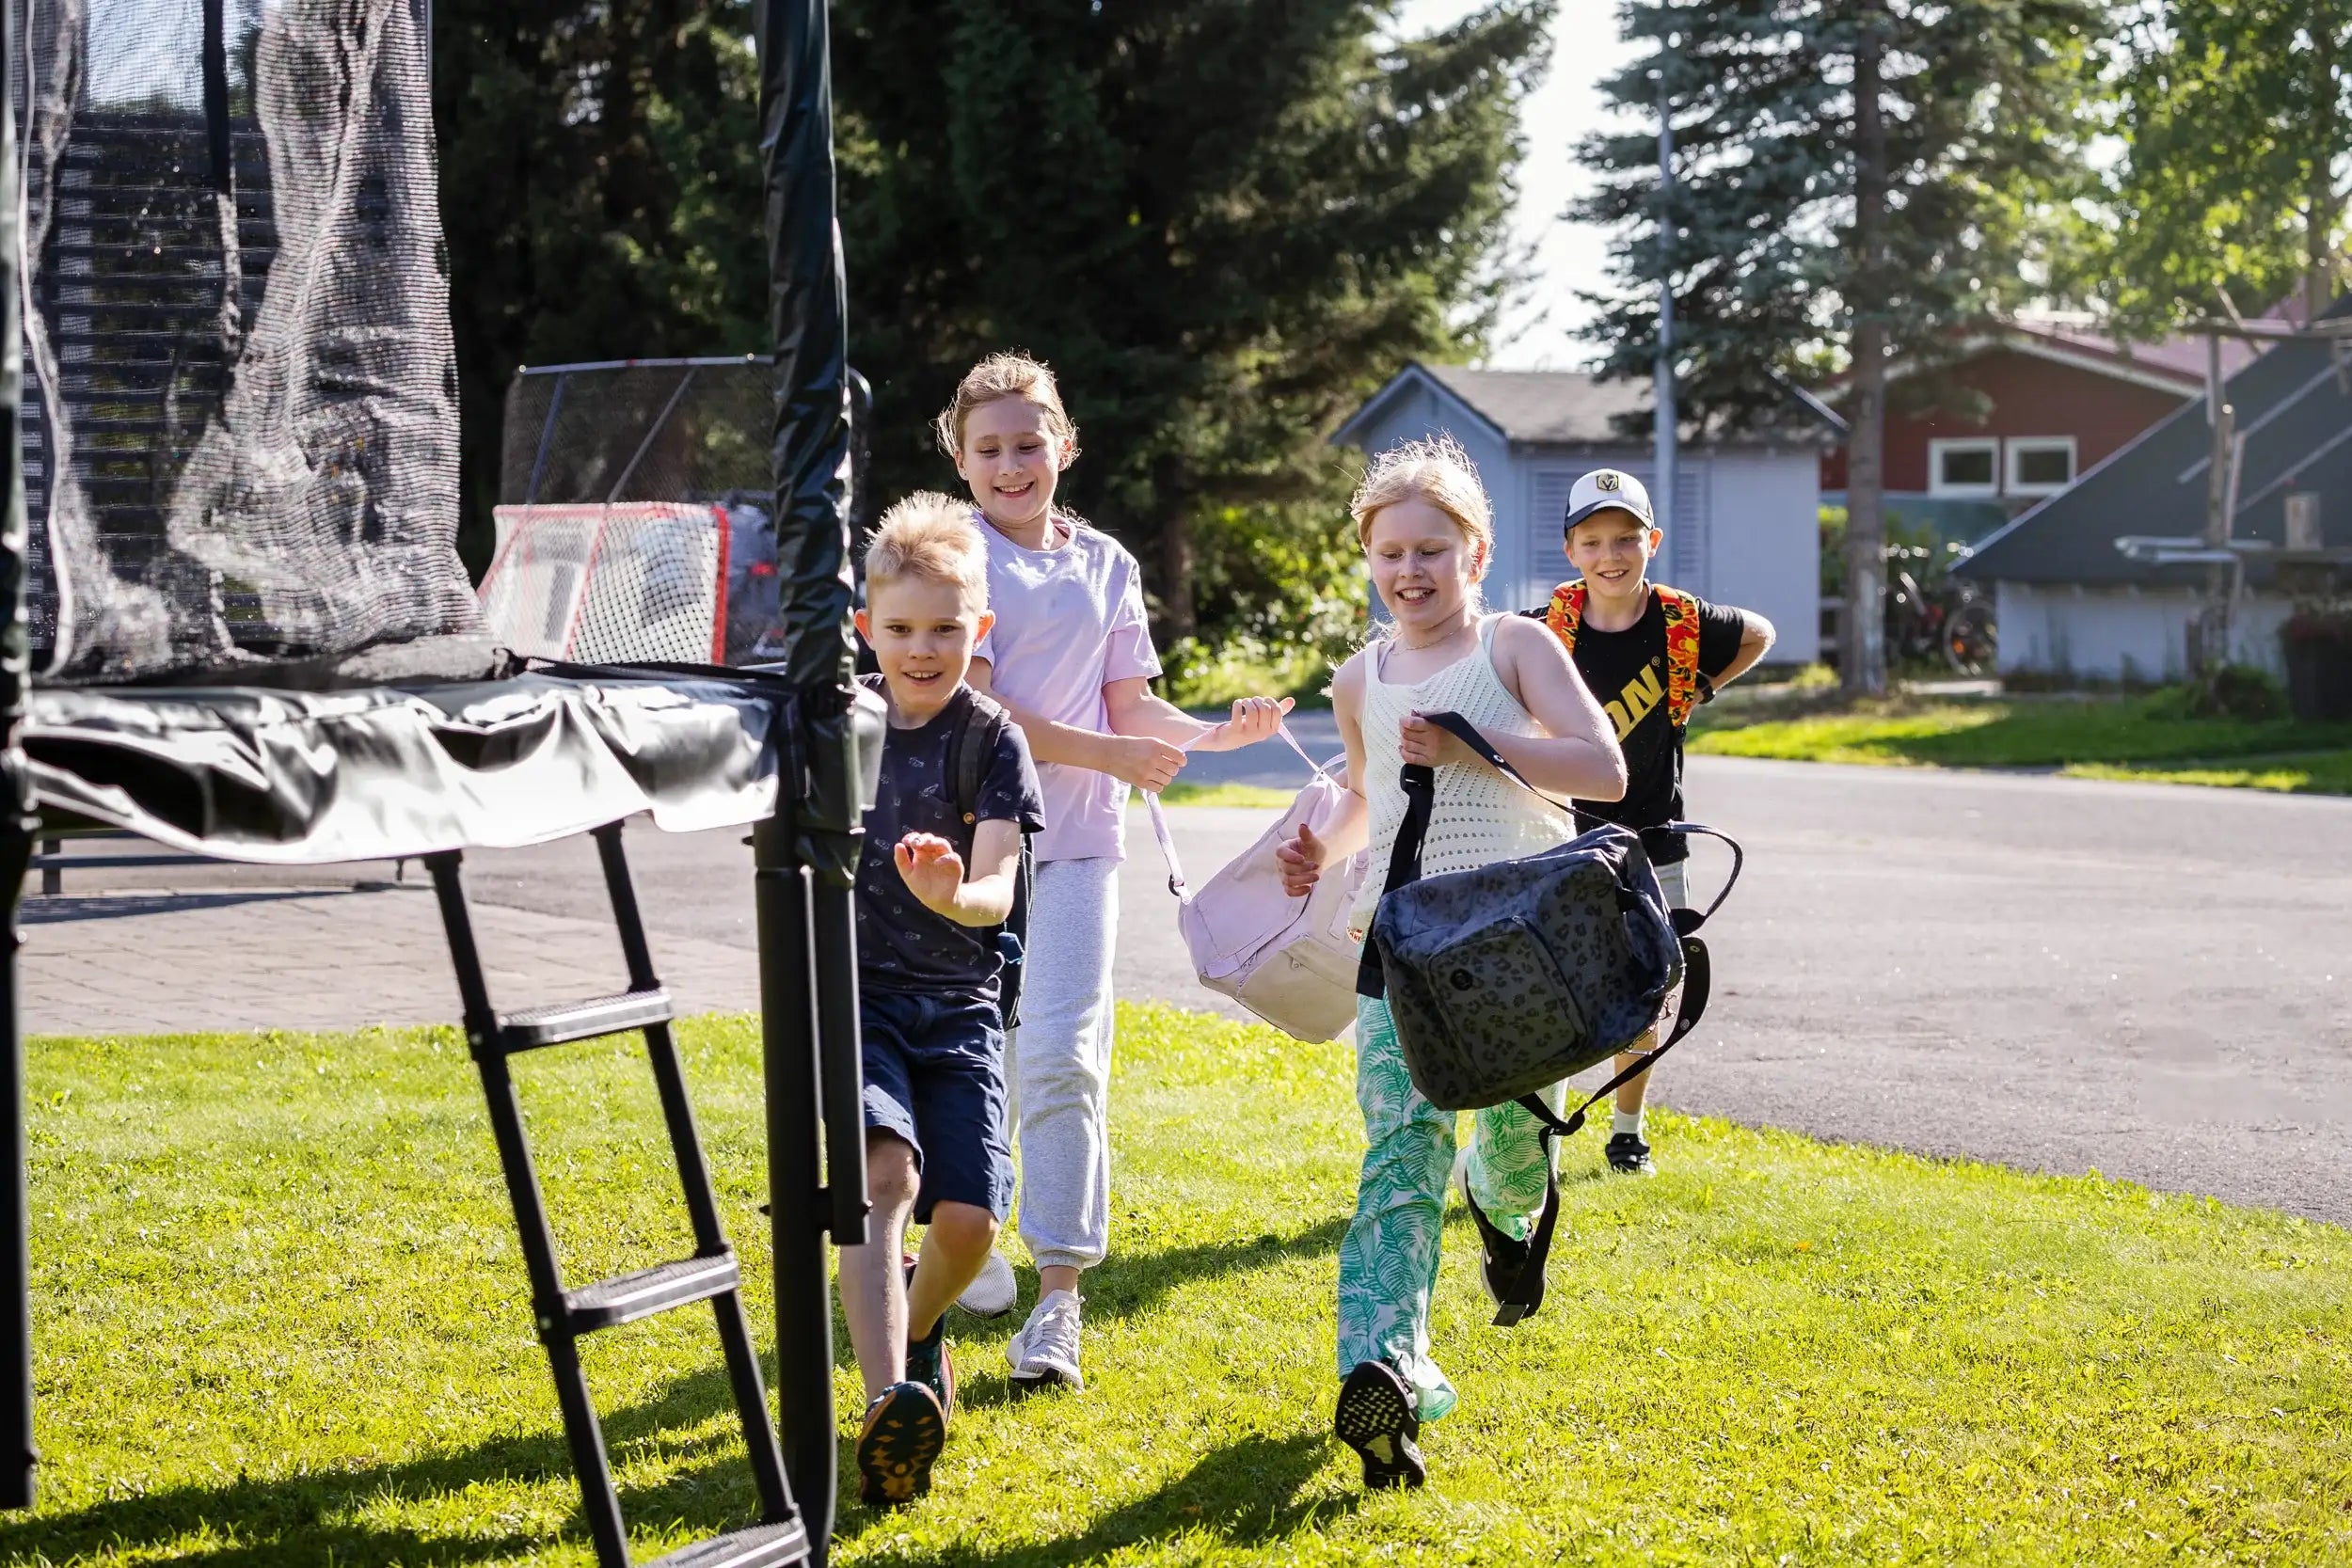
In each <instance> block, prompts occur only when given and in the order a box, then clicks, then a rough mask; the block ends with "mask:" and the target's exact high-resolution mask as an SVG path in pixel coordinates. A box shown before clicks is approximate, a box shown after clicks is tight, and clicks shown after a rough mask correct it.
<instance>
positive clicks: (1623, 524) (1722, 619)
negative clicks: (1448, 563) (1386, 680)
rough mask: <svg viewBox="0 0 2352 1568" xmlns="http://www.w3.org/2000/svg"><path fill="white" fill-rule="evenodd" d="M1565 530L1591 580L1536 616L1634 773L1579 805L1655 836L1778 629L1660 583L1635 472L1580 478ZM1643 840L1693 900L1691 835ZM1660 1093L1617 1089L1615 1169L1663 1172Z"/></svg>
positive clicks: (1661, 871) (1626, 1058)
mask: <svg viewBox="0 0 2352 1568" xmlns="http://www.w3.org/2000/svg"><path fill="white" fill-rule="evenodd" d="M1562 530H1563V533H1564V535H1565V547H1566V550H1567V555H1568V563H1569V564H1570V565H1572V566H1574V567H1575V568H1576V569H1577V571H1578V572H1579V573H1580V574H1581V576H1580V577H1579V578H1577V579H1576V580H1574V581H1570V582H1564V583H1562V584H1561V585H1560V587H1559V588H1558V589H1557V590H1555V591H1554V592H1553V594H1552V596H1551V603H1550V604H1549V605H1548V606H1546V607H1545V608H1544V609H1541V610H1530V611H1528V613H1529V614H1531V615H1536V616H1541V617H1543V618H1544V619H1545V620H1546V621H1547V622H1548V623H1549V625H1550V626H1551V629H1552V630H1553V632H1555V633H1556V634H1558V635H1559V637H1560V639H1561V641H1564V642H1565V643H1566V644H1567V645H1568V651H1569V653H1570V654H1571V655H1572V656H1573V657H1574V658H1575V659H1576V668H1577V673H1579V674H1581V675H1582V676H1583V677H1584V684H1585V685H1586V686H1587V687H1589V688H1591V689H1592V693H1593V695H1594V697H1596V698H1597V699H1598V700H1599V702H1600V705H1601V708H1602V710H1603V711H1604V712H1606V713H1607V714H1608V715H1609V719H1610V722H1611V723H1612V724H1613V725H1614V726H1615V728H1616V732H1617V744H1618V746H1619V747H1620V748H1622V749H1623V751H1624V752H1625V765H1626V771H1627V775H1628V777H1627V783H1626V791H1625V798H1624V799H1623V800H1579V801H1578V802H1576V804H1577V808H1578V809H1579V810H1580V811H1582V812H1584V813H1586V814H1587V815H1589V816H1597V817H1599V818H1601V819H1603V820H1605V821H1610V822H1617V823H1622V824H1623V825H1625V826H1626V827H1629V828H1633V829H1637V830H1653V829H1655V828H1657V827H1658V826H1659V824H1661V823H1663V822H1673V821H1676V820H1677V819H1679V818H1680V817H1681V816H1682V736H1683V731H1684V729H1685V727H1686V726H1687V724H1688V722H1689V720H1690V713H1691V707H1692V705H1693V704H1695V703H1700V702H1705V701H1707V700H1708V698H1710V697H1712V696H1713V695H1714V694H1715V692H1716V691H1717V690H1718V689H1721V688H1722V687H1724V686H1725V685H1727V684H1728V683H1730V682H1731V681H1734V680H1736V679H1738V678H1739V677H1740V675H1741V674H1742V673H1745V672H1746V671H1747V669H1748V668H1749V666H1751V665H1753V664H1754V663H1755V662H1756V660H1757V659H1759V658H1761V657H1764V654H1765V651H1766V650H1767V649H1769V648H1771V647H1772V623H1771V622H1770V621H1767V620H1766V619H1764V617H1763V616H1761V615H1758V614H1757V613H1756V611H1754V610H1734V609H1732V608H1731V607H1729V606H1728V605H1712V604H1708V602H1707V601H1705V600H1704V599H1701V598H1700V597H1699V596H1698V595H1697V594H1686V593H1683V592H1682V591H1681V590H1679V589H1675V588H1668V587H1665V586H1664V585H1663V584H1653V583H1652V582H1651V581H1650V580H1649V562H1650V557H1651V556H1652V555H1653V554H1654V553H1656V551H1657V549H1658V546H1659V541H1660V540H1661V538H1662V537H1663V535H1662V534H1661V533H1660V531H1659V530H1658V526H1657V523H1656V521H1655V519H1653V518H1652V516H1651V515H1650V504H1649V492H1648V491H1647V490H1646V489H1645V488H1644V487H1643V485H1642V482H1641V481H1640V480H1638V479H1635V478H1634V477H1633V476H1632V475H1631V474H1628V473H1621V472H1619V471H1618V470H1616V469H1614V468H1598V469H1596V470H1594V471H1593V472H1592V473H1589V474H1586V475H1585V476H1584V477H1583V478H1582V479H1580V480H1578V481H1577V482H1576V485H1575V488H1573V489H1572V490H1570V491H1569V492H1568V510H1567V515H1566V517H1565V520H1564V522H1563V524H1562ZM1642 840H1643V845H1644V847H1645V848H1647V849H1648V850H1649V857H1650V863H1652V864H1653V865H1655V866H1656V867H1657V868H1658V879H1659V882H1660V883H1661V885H1662V886H1663V887H1664V889H1665V892H1666V901H1667V903H1668V904H1669V905H1679V904H1682V903H1684V902H1685V901H1686V891H1685V888H1684V883H1683V861H1684V859H1685V858H1686V857H1687V856H1688V855H1689V853H1690V851H1689V850H1688V849H1687V848H1686V847H1684V846H1683V843H1682V835H1681V834H1679V833H1661V832H1649V831H1644V832H1643V833H1642ZM1655 1043H1656V1036H1655V1034H1654V1033H1653V1034H1650V1035H1645V1036H1644V1037H1642V1038H1641V1039H1639V1040H1637V1041H1635V1042H1634V1049H1633V1050H1632V1051H1630V1052H1628V1053H1625V1054H1623V1055H1620V1056H1619V1057H1618V1058H1617V1066H1618V1068H1619V1069H1626V1068H1629V1067H1632V1066H1634V1065H1635V1064H1636V1062H1637V1060H1638V1058H1639V1055H1640V1053H1642V1052H1645V1051H1647V1050H1649V1049H1650V1047H1651V1046H1652V1045H1654V1044H1655ZM1648 1089H1649V1074H1648V1073H1646V1072H1645V1073H1643V1074H1642V1075H1641V1076H1639V1077H1637V1078H1635V1079H1633V1080H1631V1081H1630V1082H1629V1083H1627V1084H1626V1085H1623V1086H1622V1087H1620V1088H1619V1089H1618V1090H1617V1117H1616V1125H1615V1127H1614V1128H1613V1130H1612V1132H1611V1134H1610V1138H1609V1168H1610V1169H1612V1170H1615V1171H1621V1172H1624V1173H1625V1174H1627V1175H1630V1176H1647V1175H1649V1174H1650V1173H1651V1172H1652V1170H1653V1169H1654V1168H1655V1167H1654V1166H1653V1165H1652V1164H1650V1151H1649V1145H1648V1143H1647V1142H1646V1141H1645V1140H1644V1138H1643V1136H1642V1100H1643V1097H1644V1095H1645V1094H1646V1093H1647V1092H1648Z"/></svg>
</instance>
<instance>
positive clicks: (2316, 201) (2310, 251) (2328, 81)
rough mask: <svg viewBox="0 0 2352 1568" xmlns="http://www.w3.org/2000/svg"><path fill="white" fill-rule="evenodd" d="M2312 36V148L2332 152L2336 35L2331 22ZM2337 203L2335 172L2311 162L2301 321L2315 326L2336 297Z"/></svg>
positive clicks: (2320, 157) (2320, 24) (2324, 160)
mask: <svg viewBox="0 0 2352 1568" xmlns="http://www.w3.org/2000/svg"><path fill="white" fill-rule="evenodd" d="M2312 37H2313V39H2314V40H2316V41H2317V43H2318V47H2317V48H2315V49H2313V50H2312V89H2313V90H2312V102H2313V104H2314V106H2315V107H2316V108H2317V110H2318V114H2319V124H2318V126H2317V127H2316V128H2315V131H2316V135H2314V138H2313V140H2312V146H2313V147H2315V148H2325V149H2328V150H2333V148H2334V147H2335V145H2336V135H2335V130H2336V29H2335V22H2334V19H2333V18H2325V19H2322V20H2318V21H2314V22H2313V23H2312ZM2340 205H2341V204H2340V202H2339V201H2338V199H2337V197H2336V180H2335V170H2334V168H2333V167H2332V166H2330V163H2329V159H2328V154H2327V153H2326V152H2320V153H2316V154H2314V155H2313V157H2312V176H2311V193H2310V197H2309V198H2308V200H2307V202H2306V204H2305V207H2304V213H2303V248H2304V259H2305V261H2306V263H2307V266H2306V270H2305V272H2304V275H2303V320H2304V321H2305V322H2306V323H2310V322H2315V321H2317V320H2318V319H2319V318H2320V317H2321V315H2323V314H2324V313H2326V311H2327V309H2328V305H2329V304H2330V303H2331V302H2332V301H2333V298H2334V295H2335V270H2336V269H2335V257H2334V256H2333V255H2332V254H2330V251H2331V246H2330V245H2329V243H2328V242H2329V240H2330V238H2331V236H2332V235H2333V234H2334V232H2335V228H2336V214H2337V211H2338V210H2339V207H2340Z"/></svg>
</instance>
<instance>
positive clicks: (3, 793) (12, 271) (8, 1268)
mask: <svg viewBox="0 0 2352 1568" xmlns="http://www.w3.org/2000/svg"><path fill="white" fill-rule="evenodd" d="M15 19H16V8H15V7H14V6H8V7H0V878H5V879H7V882H8V885H7V886H6V887H5V888H0V898H5V899H6V900H7V904H6V911H7V912H6V920H5V927H6V928H5V929H0V1381H5V1384H6V1386H4V1387H0V1508H30V1507H32V1506H33V1465H34V1451H33V1312H32V1294H31V1291H32V1245H31V1225H30V1213H29V1211H28V1195H27V1193H26V1190H25V1180H24V1017H23V1014H22V1012H21V1011H20V1009H19V1006H18V999H17V985H16V981H17V973H16V954H17V946H18V944H19V943H20V942H22V941H23V938H22V937H21V936H20V935H19V933H18V931H17V925H16V920H17V905H18V902H19V901H20V900H21V899H22V898H23V897H24V870H25V864H26V863H27V862H28V861H29V860H30V859H31V857H32V852H33V829H34V826H35V823H34V819H33V815H32V809H33V793H32V781H31V778H30V776H29V775H28V773H27V770H26V768H25V763H24V747H23V745H22V744H21V743H20V742H19V739H18V736H17V726H18V725H19V724H20V723H21V722H22V721H24V706H25V700H26V695H27V687H28V686H29V684H30V681H31V672H32V651H31V647H30V645H29V642H28V640H27V637H26V633H25V626H24V551H25V531H24V437H23V432H22V431H20V430H19V429H18V427H17V419H18V415H19V413H20V411H21V409H22V406H23V402H24V330H23V324H22V323H21V322H20V321H19V320H18V319H17V298H18V295H17V277H18V266H19V264H20V262H21V261H22V257H21V254H20V253H21V249H22V246H23V245H24V231H23V230H22V228H21V227H20V226H19V223H18V208H17V198H18V195H19V192H18V188H17V171H16V112H15V105H14V103H12V102H11V98H12V96H13V92H14V87H15V84H16V60H17V39H16V20H15Z"/></svg>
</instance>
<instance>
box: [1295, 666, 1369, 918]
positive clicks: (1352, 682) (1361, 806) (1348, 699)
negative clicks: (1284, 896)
mask: <svg viewBox="0 0 2352 1568" xmlns="http://www.w3.org/2000/svg"><path fill="white" fill-rule="evenodd" d="M1363 714H1364V672H1363V656H1362V655H1361V654H1359V655H1357V656H1356V657H1354V658H1351V659H1349V660H1348V661H1347V662H1346V663H1345V664H1343V665H1341V666H1340V672H1339V673H1338V674H1337V675H1335V676H1333V677H1332V679H1331V716H1332V717H1333V718H1335V719H1337V720H1338V721H1339V724H1340V740H1341V741H1342V743H1343V744H1344V745H1345V746H1346V748H1347V800H1346V801H1345V802H1344V809H1343V811H1342V812H1341V814H1340V816H1339V817H1338V818H1337V820H1335V821H1333V822H1331V823H1328V824H1327V826H1326V828H1325V834H1326V836H1324V837H1321V838H1318V837H1316V836H1315V835H1314V834H1313V833H1311V832H1308V830H1307V828H1306V826H1305V825H1304V824H1303V823H1302V824H1301V825H1300V826H1299V830H1298V836H1297V837H1296V838H1295V839H1293V840H1291V841H1290V842H1289V843H1287V844H1280V845H1277V846H1276V847H1275V850H1274V856H1275V859H1276V860H1278V861H1279V862H1280V863H1281V865H1282V890H1283V891H1284V892H1285V893H1288V894H1289V895H1291V896H1292V897H1294V898H1296V897H1299V896H1300V895H1304V894H1305V893H1306V892H1307V890H1308V889H1309V888H1311V887H1313V886H1314V885H1315V879H1316V878H1317V877H1318V876H1319V875H1320V874H1321V872H1322V870H1323V868H1324V867H1325V866H1326V865H1328V864H1329V863H1331V862H1332V861H1334V860H1344V859H1346V858H1347V857H1348V856H1350V855H1352V854H1354V853H1355V852H1356V851H1357V850H1359V849H1360V848H1362V847H1364V846H1365V844H1366V843H1368V842H1369V841H1370V840H1371V837H1372V832H1371V827H1372V814H1371V811H1370V808H1369V807H1368V805H1367V804H1366V802H1365V800H1364V723H1363Z"/></svg>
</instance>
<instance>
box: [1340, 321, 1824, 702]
mask: <svg viewBox="0 0 2352 1568" xmlns="http://www.w3.org/2000/svg"><path fill="white" fill-rule="evenodd" d="M1649 406H1650V387H1649V384H1648V383H1647V382H1632V381H1602V380H1600V379H1598V378H1597V377H1595V376H1592V375H1589V374H1585V373H1582V372H1573V371H1491V370H1471V369H1469V368H1467V367H1464V366H1460V365H1430V364H1423V363H1422V362H1420V361H1418V360H1416V361H1413V362H1411V363H1408V364H1407V365H1406V367H1405V368H1404V369H1403V370H1401V371H1399V372H1397V373H1396V375H1395V376H1394V377H1393V378H1391V380H1390V381H1389V383H1388V385H1386V386H1384V387H1382V388H1380V390H1379V391H1377V392H1375V393H1374V394H1373V396H1372V397H1371V398H1370V399H1369V400H1368V401H1367V402H1366V403H1365V404H1364V405H1363V406H1362V407H1361V408H1359V409H1358V410H1357V411H1356V412H1355V413H1354V414H1353V415H1351V416H1349V418H1348V420H1347V421H1346V422H1345V423H1344V424H1343V425H1341V426H1340V428H1339V430H1338V431H1337V432H1336V433H1335V434H1334V435H1333V436H1332V440H1333V442H1334V443H1336V444H1339V445H1343V446H1350V447H1356V448H1359V449H1361V450H1362V451H1366V452H1374V451H1379V450H1381V449H1382V448H1384V447H1387V446H1390V445H1392V444H1393V443H1395V442H1398V441H1403V440H1409V439H1413V438H1416V437H1423V436H1436V435H1439V434H1445V435H1450V436H1453V437H1454V439H1455V440H1456V441H1458V442H1460V443H1461V445H1462V448H1463V450H1464V451H1467V452H1469V453H1470V459H1471V461H1473V462H1474V463H1476V464H1477V465H1478V472H1479V477H1480V478H1481V479H1482V480H1483V481H1484V482H1485V483H1486V494H1487V497H1488V499H1490V500H1491V501H1492V502H1493V504H1494V513H1495V559H1494V565H1493V567H1492V569H1491V570H1490V571H1489V573H1488V575H1487V579H1486V601H1487V603H1488V604H1490V605H1492V606H1494V607H1495V608H1497V609H1514V610H1523V609H1527V608H1530V607H1532V606H1534V605H1536V604H1540V603H1542V602H1543V601H1544V600H1545V599H1546V598H1548V597H1549V595H1550V593H1551V590H1552V588H1553V587H1554V586H1555V585H1556V584H1558V583H1559V582H1561V581H1562V580H1563V579H1565V578H1567V577H1568V576H1569V575H1570V573H1569V570H1568V563H1567V558H1566V556H1565V554H1564V553H1563V551H1562V549H1561V520H1562V519H1563V518H1564V517H1565V515H1566V514H1567V499H1568V487H1569V486H1570V485H1572V484H1573V483H1576V480H1577V477H1578V476H1579V475H1580V474H1582V473H1584V472H1586V471H1588V470H1590V469H1593V468H1599V467H1613V468H1622V469H1624V470H1625V471H1626V472H1627V473H1629V474H1631V475H1632V476H1633V477H1634V478H1636V479H1638V480H1640V481H1642V483H1645V484H1649V485H1651V486H1652V489H1653V493H1654V491H1655V485H1654V483H1653V481H1654V480H1655V478H1656V467H1655V464H1654V462H1653V457H1652V453H1651V451H1650V445H1649V442H1648V440H1647V438H1646V437H1644V438H1639V439H1628V438H1627V437H1626V436H1624V435H1623V434H1622V433H1621V431H1620V428H1619V420H1621V419H1622V418H1624V417H1625V416H1628V415H1639V414H1642V413H1645V412H1646V411H1647V410H1648V408H1649ZM1659 522H1660V526H1661V527H1662V528H1663V529H1664V531H1665V535H1666V537H1665V542H1664V543H1663V544H1662V545H1661V546H1660V548H1659V555H1658V560H1657V561H1656V562H1654V563H1653V565H1652V567H1651V577H1652V579H1653V580H1657V581H1663V582H1668V583H1672V584H1673V585H1675V586H1676V587H1677V588H1683V589H1687V590H1689V591H1690V592H1692V593H1693V594H1698V595H1699V596H1700V597H1701V598H1705V599H1717V600H1722V601H1723V602H1724V603H1727V604H1736V605H1740V606H1742V607H1744V608H1746V609H1750V610H1756V611H1757V612H1758V613H1760V614H1762V615H1764V616H1766V617H1767V618H1769V619H1770V620H1771V621H1772V625H1773V626H1775V627H1776V628H1777V629H1778V631H1779V633H1780V639H1779V641H1778V642H1777V643H1776V644H1774V646H1773V648H1772V662H1773V663H1775V664H1782V663H1789V664H1802V663H1805V662H1809V661H1810V660H1812V659H1813V658H1815V657H1818V656H1819V654H1820V443H1819V441H1818V440H1817V439H1815V438H1814V437H1812V436H1808V435H1806V434H1804V433H1790V434H1788V435H1784V436H1769V437H1750V438H1735V439H1713V438H1706V437H1703V436H1701V435H1700V434H1699V433H1697V432H1695V431H1692V432H1690V433H1687V434H1686V435H1685V436H1684V437H1683V440H1682V445H1681V450H1680V451H1679V453H1678V454H1677V462H1676V464H1675V486H1674V515H1673V516H1671V517H1661V518H1660V519H1659Z"/></svg>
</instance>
